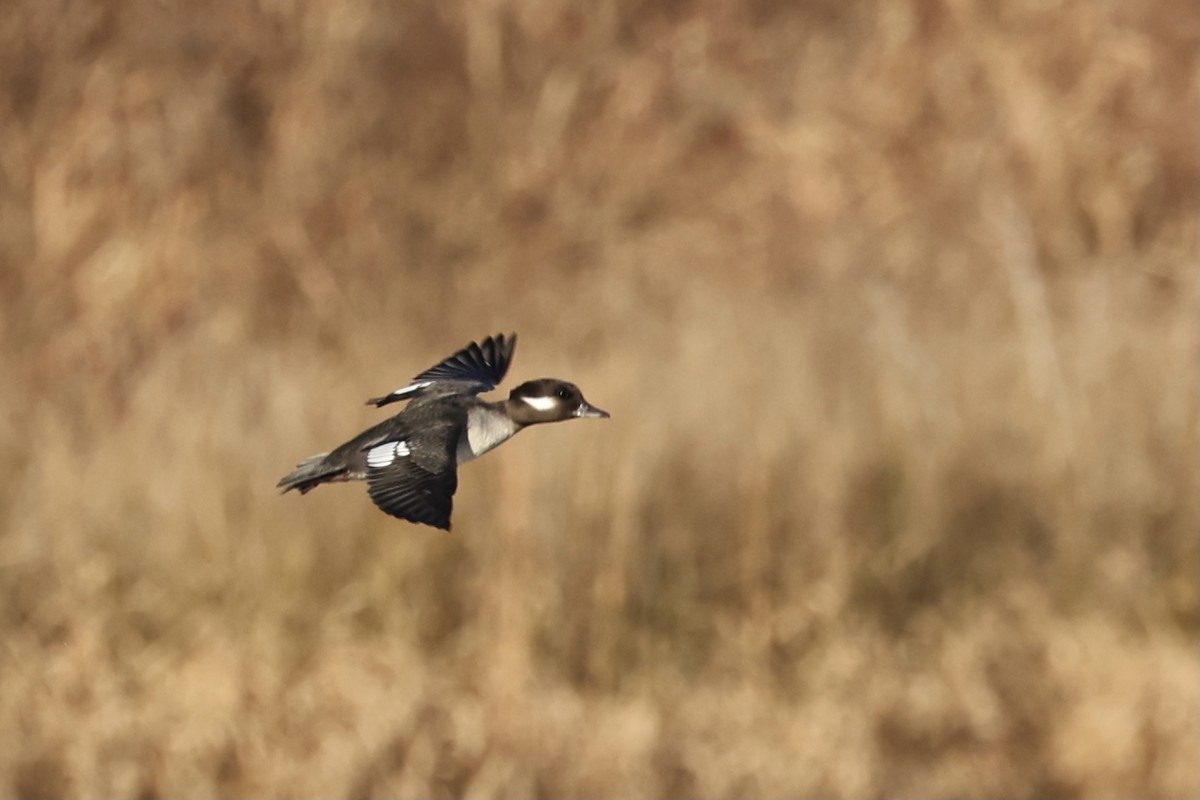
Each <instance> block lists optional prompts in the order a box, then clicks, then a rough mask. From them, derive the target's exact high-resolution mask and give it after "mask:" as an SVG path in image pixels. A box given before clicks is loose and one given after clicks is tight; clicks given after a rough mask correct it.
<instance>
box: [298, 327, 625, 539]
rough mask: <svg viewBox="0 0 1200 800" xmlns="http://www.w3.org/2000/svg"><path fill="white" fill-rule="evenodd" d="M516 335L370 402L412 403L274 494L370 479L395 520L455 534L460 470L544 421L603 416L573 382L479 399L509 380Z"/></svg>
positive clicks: (496, 339) (461, 355) (370, 490)
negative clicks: (452, 522)
mask: <svg viewBox="0 0 1200 800" xmlns="http://www.w3.org/2000/svg"><path fill="white" fill-rule="evenodd" d="M516 347H517V335H516V334H515V333H513V334H510V335H509V336H507V337H506V336H504V335H503V334H498V335H496V336H489V337H488V338H486V339H484V340H483V341H482V342H480V343H475V342H471V343H470V344H469V345H467V346H466V347H464V348H463V349H462V350H459V351H458V352H457V353H455V354H454V355H452V356H450V357H449V358H447V359H445V360H444V361H442V362H441V363H439V364H437V365H435V366H433V367H430V368H429V369H427V370H425V371H424V372H422V373H421V374H420V375H417V376H416V377H415V378H413V379H412V381H411V382H409V384H408V385H407V386H403V387H401V388H399V389H397V390H396V391H394V392H390V393H389V394H385V395H383V396H381V397H375V398H372V399H370V400H368V401H367V404H368V405H374V406H376V407H383V406H385V405H388V404H389V403H395V402H399V401H401V400H407V401H408V404H407V405H406V406H405V407H404V410H403V411H401V412H400V413H399V414H397V415H396V416H394V417H392V418H391V419H387V420H385V421H383V422H381V423H379V424H378V425H376V426H374V427H372V428H368V429H367V430H365V431H363V432H362V433H360V434H359V435H358V436H355V437H354V438H353V439H351V440H350V441H348V442H346V443H345V444H343V445H341V446H340V447H337V448H334V449H333V450H331V451H330V452H328V453H320V454H319V455H315V456H312V457H310V458H306V459H304V460H303V461H301V462H300V463H299V464H298V465H297V466H296V469H295V470H294V471H293V472H291V473H289V474H288V475H285V476H284V477H283V478H282V479H280V481H279V483H278V484H277V488H280V489H282V490H283V491H284V492H285V493H286V492H289V491H291V490H292V489H298V490H300V493H301V494H304V493H306V492H308V491H310V490H311V489H314V488H316V487H317V486H320V485H321V484H322V483H332V482H334V481H366V482H367V494H369V495H370V497H371V500H372V501H373V502H374V503H375V505H377V506H379V508H380V509H382V510H383V511H384V512H386V513H388V514H391V515H392V516H393V517H398V518H400V519H404V520H408V521H409V522H418V523H422V524H424V525H432V526H433V527H435V528H441V529H443V530H450V512H451V510H452V509H453V504H454V492H455V490H456V489H457V488H458V466H459V465H460V464H465V463H466V462H468V461H470V460H471V459H473V458H478V457H479V456H481V455H483V454H484V453H486V452H488V451H489V450H492V449H495V448H496V447H498V446H499V445H501V444H503V443H504V442H506V441H508V440H509V439H511V438H512V437H513V436H514V435H515V434H516V433H517V432H518V431H520V430H522V429H523V428H527V427H529V426H530V425H538V424H540V423H543V422H561V421H562V420H567V419H574V418H576V417H607V416H608V412H607V411H602V410H601V409H599V408H596V407H595V406H593V405H591V404H590V403H588V401H587V400H585V399H584V398H583V393H582V392H580V391H579V387H577V386H576V385H575V384H573V383H568V382H567V381H563V380H558V379H557V378H539V379H537V380H532V381H526V382H525V383H522V384H521V385H520V386H518V387H516V388H515V389H513V390H512V391H511V392H510V393H509V395H508V399H506V400H498V401H495V402H488V401H486V400H482V399H480V398H479V397H478V395H479V394H480V393H481V392H487V391H490V390H492V389H494V388H496V386H497V385H498V384H499V383H500V382H501V381H502V380H503V379H504V374H505V373H506V372H508V367H509V364H511V363H512V358H513V352H514V351H515V350H516Z"/></svg>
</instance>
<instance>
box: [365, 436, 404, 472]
mask: <svg viewBox="0 0 1200 800" xmlns="http://www.w3.org/2000/svg"><path fill="white" fill-rule="evenodd" d="M411 452H412V451H411V450H409V449H408V442H403V441H402V442H384V443H383V444H380V445H376V446H375V447H372V448H371V449H370V450H368V451H367V466H368V467H375V468H376V469H380V468H382V467H386V466H387V465H389V464H391V463H392V462H393V461H395V460H396V459H397V458H401V457H403V456H406V455H408V454H409V453H411Z"/></svg>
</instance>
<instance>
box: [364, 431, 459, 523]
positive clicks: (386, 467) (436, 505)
mask: <svg viewBox="0 0 1200 800" xmlns="http://www.w3.org/2000/svg"><path fill="white" fill-rule="evenodd" d="M460 432H461V427H460V426H457V425H439V426H436V427H433V428H425V429H422V430H421V431H420V432H417V433H411V434H408V435H402V434H397V435H394V436H390V437H387V438H385V439H384V440H383V441H376V442H373V443H371V444H370V445H369V446H368V447H367V448H366V458H367V494H369V495H370V496H371V500H372V501H373V502H374V503H375V505H377V506H379V508H380V509H382V510H383V511H384V512H386V513H388V514H391V515H392V516H393V517H399V518H400V519H406V520H408V521H409V522H420V523H423V524H425V525H432V526H434V527H435V528H441V529H443V530H450V512H451V511H452V510H453V508H454V491H455V490H456V489H457V488H458V474H457V467H456V464H455V458H454V451H455V448H456V447H457V445H458V437H459V434H460Z"/></svg>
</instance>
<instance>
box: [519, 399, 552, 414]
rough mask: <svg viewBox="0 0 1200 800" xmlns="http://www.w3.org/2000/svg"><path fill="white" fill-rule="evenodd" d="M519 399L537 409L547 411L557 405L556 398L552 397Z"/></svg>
mask: <svg viewBox="0 0 1200 800" xmlns="http://www.w3.org/2000/svg"><path fill="white" fill-rule="evenodd" d="M521 399H522V400H524V401H525V402H526V403H528V404H529V405H530V406H532V407H533V408H536V409H537V410H538V411H549V410H550V409H552V408H554V407H555V406H557V405H558V400H556V399H555V398H553V397H522V398H521Z"/></svg>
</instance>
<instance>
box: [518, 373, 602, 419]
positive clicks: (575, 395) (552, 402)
mask: <svg viewBox="0 0 1200 800" xmlns="http://www.w3.org/2000/svg"><path fill="white" fill-rule="evenodd" d="M508 415H509V417H511V418H512V419H513V421H515V422H517V423H518V424H520V425H536V424H538V423H541V422H561V421H562V420H564V419H571V418H572V417H607V416H608V412H607V411H602V410H600V409H599V408H596V407H595V406H593V405H591V404H590V403H588V401H587V400H584V399H583V392H581V391H579V387H578V386H576V385H575V384H573V383H567V382H566V381H560V380H556V379H555V378H539V379H537V380H535V381H526V382H525V383H522V384H521V385H520V386H518V387H517V388H515V389H513V390H512V392H510V393H509V395H508Z"/></svg>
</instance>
